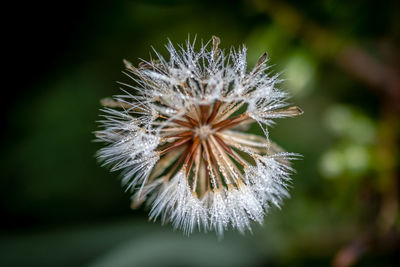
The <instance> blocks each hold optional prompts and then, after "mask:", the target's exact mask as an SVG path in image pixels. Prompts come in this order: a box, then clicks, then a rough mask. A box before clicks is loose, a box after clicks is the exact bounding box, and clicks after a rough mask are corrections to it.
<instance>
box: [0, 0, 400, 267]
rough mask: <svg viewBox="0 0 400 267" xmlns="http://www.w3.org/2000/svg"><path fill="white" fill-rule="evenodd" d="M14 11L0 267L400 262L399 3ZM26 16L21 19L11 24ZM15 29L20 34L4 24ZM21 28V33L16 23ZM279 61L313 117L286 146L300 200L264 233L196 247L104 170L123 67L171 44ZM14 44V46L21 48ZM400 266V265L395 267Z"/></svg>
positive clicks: (295, 99)
mask: <svg viewBox="0 0 400 267" xmlns="http://www.w3.org/2000/svg"><path fill="white" fill-rule="evenodd" d="M17 5H18V6H15V7H13V12H14V13H11V14H12V15H13V19H12V20H11V24H12V25H14V26H16V24H17V23H21V22H22V23H21V24H18V25H19V26H16V27H15V28H10V38H8V41H7V42H8V43H9V46H10V47H11V48H12V49H13V50H11V51H13V52H9V51H10V50H4V51H3V53H5V54H8V56H10V57H12V60H11V61H10V62H12V63H11V65H9V70H10V72H11V74H10V76H6V77H5V79H4V80H5V81H6V82H10V85H9V86H7V89H6V93H7V95H3V101H2V102H3V105H2V106H3V110H4V114H3V120H4V123H2V124H3V126H5V127H4V130H3V131H1V137H2V138H1V148H2V153H1V160H0V164H1V170H2V178H1V180H0V188H1V189H0V190H1V192H0V193H1V194H0V211H1V214H2V219H1V220H0V224H1V237H0V266H265V265H267V266H327V265H328V266H329V265H332V266H352V265H355V266H378V265H379V266H394V265H396V264H400V263H399V261H398V260H397V257H396V255H397V253H399V248H400V245H399V240H400V232H399V230H400V229H399V226H400V221H399V215H398V211H399V208H398V202H399V201H398V200H399V146H398V144H399V131H400V130H399V129H400V126H399V111H400V71H399V70H400V68H399V62H400V56H399V41H400V16H399V10H400V5H399V2H397V1H393V2H390V1H344V0H339V1H333V0H323V1H313V2H300V1H294V0H291V1H289V0H288V1H283V2H282V1H262V0H247V1H210V0H209V1H183V0H165V1H162V0H149V1H145V0H141V1H100V0H99V1H88V2H85V3H79V2H77V3H73V2H68V3H63V4H61V2H60V3H58V2H57V1H56V2H55V3H47V4H43V3H40V4H39V3H36V2H35V3H28V2H27V3H21V4H18V3H17ZM14 15H15V16H14ZM7 25H10V24H7ZM6 27H7V28H9V27H10V26H6ZM188 34H190V35H191V36H194V35H195V34H197V38H198V39H199V40H200V39H203V40H209V39H210V38H211V36H212V35H217V36H219V37H220V38H221V47H222V48H224V49H226V50H228V49H229V48H230V47H231V46H235V47H237V46H238V45H241V44H245V45H246V46H247V47H248V60H249V65H250V66H251V65H253V64H254V63H255V62H256V60H257V58H258V57H259V56H260V55H261V54H262V53H263V52H264V51H267V52H268V54H269V58H270V64H272V65H274V66H273V70H274V71H276V72H279V73H281V77H283V78H285V79H286V81H285V82H284V84H283V85H282V89H284V90H286V91H288V92H289V93H290V94H291V95H292V98H291V100H290V101H291V103H295V104H296V105H299V106H300V107H301V108H302V109H303V110H304V111H305V113H304V114H303V115H302V116H301V117H297V118H293V119H286V120H279V121H278V123H277V125H276V126H275V127H273V128H272V129H271V137H272V139H273V140H275V141H276V142H278V143H279V144H280V145H282V146H283V147H284V148H285V149H287V150H288V151H292V152H298V153H301V154H303V156H304V158H303V159H302V160H300V161H296V162H295V163H294V168H295V169H296V170H297V173H296V174H294V175H293V176H292V177H293V183H292V188H291V190H290V192H291V198H290V199H288V200H286V201H285V204H284V205H283V208H282V210H277V209H275V210H272V211H271V212H270V214H269V215H268V216H267V217H266V220H265V224H264V226H257V225H255V226H254V233H253V234H247V235H246V236H241V235H240V234H238V233H235V232H228V233H226V235H225V238H224V240H222V241H218V240H217V238H216V237H215V234H213V233H211V234H202V233H195V234H193V235H192V236H191V237H189V238H188V237H185V236H183V235H182V233H180V232H174V231H172V230H171V227H170V226H169V225H167V226H161V225H160V223H159V222H156V223H152V222H147V213H146V210H144V209H139V210H134V211H133V210H131V209H130V208H129V206H130V201H129V195H128V194H126V193H124V192H123V189H121V187H120V182H119V180H118V175H117V174H116V173H109V172H108V170H106V169H105V168H101V167H99V165H98V164H97V162H96V160H95V158H94V153H95V151H96V150H97V149H98V148H99V146H100V144H97V143H93V142H92V139H93V138H94V136H93V134H92V132H93V131H94V130H96V127H97V124H96V120H98V119H99V117H98V115H99V112H98V109H99V108H100V105H99V100H100V99H101V98H103V97H107V96H110V95H113V94H118V93H119V88H118V85H117V84H116V81H121V80H126V78H125V77H124V76H123V74H122V73H121V70H123V64H122V59H123V58H126V59H128V60H130V61H132V62H133V63H135V64H137V63H138V62H139V60H138V58H144V59H148V58H149V55H150V52H151V46H153V47H154V48H155V49H157V50H158V51H160V52H161V53H162V54H164V55H166V53H165V52H166V50H165V48H164V45H165V43H166V42H167V38H170V39H171V40H172V42H173V43H183V42H184V41H185V39H186V38H187V37H188ZM10 42H11V43H10ZM397 266H399V265H397Z"/></svg>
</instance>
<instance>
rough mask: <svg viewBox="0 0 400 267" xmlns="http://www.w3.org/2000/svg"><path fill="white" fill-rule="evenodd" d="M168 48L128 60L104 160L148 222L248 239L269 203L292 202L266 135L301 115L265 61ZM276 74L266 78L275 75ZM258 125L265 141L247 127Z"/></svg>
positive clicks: (107, 128) (109, 106)
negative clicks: (233, 232)
mask: <svg viewBox="0 0 400 267" xmlns="http://www.w3.org/2000/svg"><path fill="white" fill-rule="evenodd" d="M219 44H220V40H219V38H217V37H215V36H214V37H213V38H212V41H210V42H208V43H207V44H205V45H201V47H200V49H199V50H198V51H196V49H195V42H194V41H190V40H188V41H187V43H186V44H185V45H183V46H179V48H178V49H177V48H175V46H174V45H173V44H172V43H171V42H169V43H168V44H167V46H166V48H167V50H168V52H169V58H168V59H166V58H164V57H163V56H161V55H160V54H159V53H158V52H157V51H154V53H155V55H156V57H155V59H154V60H150V61H142V62H141V63H140V64H139V66H138V67H134V66H133V65H132V64H131V63H129V62H128V61H126V60H124V63H125V66H126V72H125V73H126V75H127V76H128V77H129V78H131V79H132V81H133V85H130V84H123V83H121V85H122V86H123V87H125V88H126V89H124V90H123V94H122V95H119V96H115V97H114V98H113V99H105V100H102V104H103V106H104V108H103V109H102V114H103V115H102V120H101V121H100V124H101V129H100V130H98V131H97V132H96V137H97V140H98V141H101V142H104V143H105V147H103V148H101V149H100V150H99V151H98V153H97V157H98V159H99V160H100V161H101V162H102V163H103V164H104V165H107V166H110V168H111V170H112V171H117V170H118V171H121V174H122V184H123V185H124V186H125V187H126V188H127V190H130V191H131V192H132V194H133V195H132V201H133V205H132V206H133V207H137V206H138V205H140V204H142V203H146V204H147V205H148V206H149V208H150V214H149V216H150V219H152V220H157V219H160V220H161V222H162V223H167V222H170V223H171V224H172V226H173V227H174V228H176V229H182V230H183V232H184V233H185V234H190V233H192V232H193V231H194V230H195V229H198V230H204V231H215V232H216V233H217V234H218V235H219V236H222V235H223V232H224V231H226V230H228V229H232V228H233V229H237V230H238V231H239V232H241V233H245V232H246V231H250V232H251V225H252V223H253V222H256V223H259V224H262V223H263V220H264V217H265V214H266V213H267V212H268V210H269V207H270V206H271V205H274V206H278V207H279V206H280V204H281V202H282V200H283V198H285V197H288V196H289V195H288V192H287V187H288V186H287V185H288V182H289V180H290V178H289V175H290V173H291V172H292V171H293V170H292V169H291V168H290V166H289V160H290V159H293V158H294V157H295V156H296V154H291V153H285V152H283V150H282V149H280V148H279V147H278V146H277V145H275V144H274V143H273V142H272V141H270V140H269V138H268V126H269V125H271V124H272V123H273V120H274V119H276V118H284V117H292V116H297V115H300V114H301V113H302V111H301V110H300V109H299V108H298V107H287V103H286V102H285V101H286V99H287V97H288V96H287V94H286V93H285V92H283V91H281V90H279V89H278V88H277V85H278V84H279V83H280V82H281V80H280V78H279V76H278V75H269V74H267V70H269V66H268V65H267V55H266V54H263V55H262V56H261V57H260V59H259V60H258V62H257V63H256V65H255V66H254V67H252V68H248V66H247V60H246V53H247V49H246V47H244V46H243V47H241V48H239V49H238V50H235V49H233V48H232V49H230V50H229V52H228V53H226V52H225V51H224V50H222V49H220V48H219ZM269 72H270V71H269ZM252 123H255V124H257V125H259V126H260V127H261V129H262V130H263V132H264V136H258V135H254V134H251V133H246V132H244V131H243V129H246V128H248V126H249V125H251V124H252Z"/></svg>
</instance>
